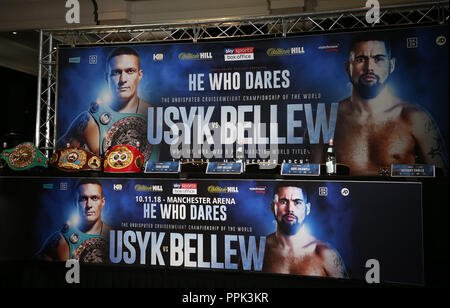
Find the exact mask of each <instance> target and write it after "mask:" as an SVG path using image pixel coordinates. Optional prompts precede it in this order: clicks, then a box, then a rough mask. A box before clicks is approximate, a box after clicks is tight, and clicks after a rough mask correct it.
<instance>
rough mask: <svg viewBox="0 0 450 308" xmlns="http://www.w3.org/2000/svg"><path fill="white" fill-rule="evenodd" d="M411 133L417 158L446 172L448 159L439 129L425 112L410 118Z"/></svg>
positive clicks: (416, 113)
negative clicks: (416, 150)
mask: <svg viewBox="0 0 450 308" xmlns="http://www.w3.org/2000/svg"><path fill="white" fill-rule="evenodd" d="M411 122H412V132H413V136H414V138H415V140H416V143H417V148H418V151H419V153H418V154H419V156H421V157H422V158H423V159H424V161H425V163H426V164H430V165H435V166H438V167H441V168H444V169H445V170H447V168H448V157H447V153H446V149H445V146H444V142H443V140H442V137H441V134H440V133H439V129H438V128H437V126H436V124H435V123H434V121H433V120H432V119H431V118H430V117H429V116H428V115H427V113H426V112H423V111H418V112H415V113H414V114H413V115H412V116H411Z"/></svg>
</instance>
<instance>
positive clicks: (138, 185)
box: [134, 184, 163, 192]
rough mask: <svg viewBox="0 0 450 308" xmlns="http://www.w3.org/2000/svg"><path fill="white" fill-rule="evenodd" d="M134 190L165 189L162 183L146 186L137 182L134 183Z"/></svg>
mask: <svg viewBox="0 0 450 308" xmlns="http://www.w3.org/2000/svg"><path fill="white" fill-rule="evenodd" d="M134 190H136V191H159V192H161V191H163V187H162V185H151V186H146V185H140V184H136V185H134Z"/></svg>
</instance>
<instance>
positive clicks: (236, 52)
mask: <svg viewBox="0 0 450 308" xmlns="http://www.w3.org/2000/svg"><path fill="white" fill-rule="evenodd" d="M254 50H255V47H240V48H225V61H247V60H254V59H255V54H254Z"/></svg>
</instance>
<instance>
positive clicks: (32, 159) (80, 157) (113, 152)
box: [0, 142, 145, 173]
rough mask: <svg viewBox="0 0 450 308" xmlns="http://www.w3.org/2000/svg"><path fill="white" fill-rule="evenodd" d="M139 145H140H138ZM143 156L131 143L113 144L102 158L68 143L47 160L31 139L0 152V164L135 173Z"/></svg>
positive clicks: (73, 170) (13, 168)
mask: <svg viewBox="0 0 450 308" xmlns="http://www.w3.org/2000/svg"><path fill="white" fill-rule="evenodd" d="M137 146H138V147H139V144H138V145H137ZM144 160H145V158H144V155H143V154H142V153H141V152H140V151H139V150H138V149H137V148H136V147H134V146H132V145H116V146H113V147H111V148H110V149H109V150H108V151H107V152H106V154H105V158H104V159H103V158H101V157H100V156H98V155H96V154H94V153H91V152H89V151H87V150H85V149H83V148H79V147H74V146H70V144H67V146H66V147H65V148H61V149H59V150H57V151H56V152H54V153H53V154H52V156H51V157H50V159H48V158H47V157H46V156H45V155H44V154H42V153H41V152H40V151H39V149H38V148H37V147H36V146H35V145H34V144H33V143H31V142H24V143H21V144H19V145H17V146H16V147H14V148H11V149H5V146H4V150H3V151H2V153H1V155H0V165H1V166H5V163H6V165H8V166H9V168H10V169H11V170H14V171H22V170H27V169H31V168H33V167H44V168H48V167H52V168H57V169H59V170H61V171H65V172H78V171H103V172H123V173H137V172H141V171H142V170H143V166H144V162H145V161H144Z"/></svg>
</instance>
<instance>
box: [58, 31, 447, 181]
mask: <svg viewBox="0 0 450 308" xmlns="http://www.w3.org/2000/svg"><path fill="white" fill-rule="evenodd" d="M448 82H449V80H448V27H447V26H430V27H420V28H408V29H395V30H381V31H370V32H364V33H361V32H352V33H340V34H325V35H323V34H321V35H305V36H302V37H290V38H289V37H288V38H275V39H263V40H251V41H233V42H217V41H216V42H201V43H172V44H170V43H165V44H140V45H118V46H95V47H76V48H71V47H65V48H60V49H59V51H58V109H57V110H58V114H57V116H58V121H57V124H58V125H57V135H58V142H57V147H62V146H64V145H65V144H67V143H71V144H72V145H80V146H84V147H85V148H87V149H89V150H91V151H93V152H96V153H99V154H102V153H104V152H105V151H107V149H108V148H109V147H111V146H113V145H117V144H131V145H136V144H137V142H138V141H139V148H140V150H141V152H143V154H144V156H145V158H146V159H150V160H153V161H156V160H160V161H164V160H172V159H174V158H176V159H178V158H191V159H209V160H222V159H224V158H231V157H232V156H233V155H235V151H236V150H235V149H236V145H239V144H240V145H243V146H244V147H245V157H246V159H247V160H248V161H257V160H271V161H277V162H283V161H289V160H290V161H294V162H299V161H300V160H302V159H304V158H305V156H306V155H309V156H310V160H311V161H312V162H316V163H321V162H323V161H324V152H325V149H326V147H327V145H328V143H329V140H330V139H333V141H334V144H335V147H336V156H337V161H338V163H342V164H345V165H347V166H349V167H350V173H351V174H352V175H374V174H378V172H379V171H380V169H381V168H385V167H389V166H390V165H391V164H412V163H425V164H433V165H436V166H438V167H441V168H444V170H446V169H447V161H448V154H447V148H448V114H449V112H448V111H449V110H448V106H449V104H448Z"/></svg>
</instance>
